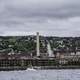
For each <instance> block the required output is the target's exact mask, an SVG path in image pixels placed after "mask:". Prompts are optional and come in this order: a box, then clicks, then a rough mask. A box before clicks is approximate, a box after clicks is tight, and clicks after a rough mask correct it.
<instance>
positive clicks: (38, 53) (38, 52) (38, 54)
mask: <svg viewBox="0 0 80 80" xmlns="http://www.w3.org/2000/svg"><path fill="white" fill-rule="evenodd" d="M36 46H37V56H40V51H39V32H37V45H36Z"/></svg>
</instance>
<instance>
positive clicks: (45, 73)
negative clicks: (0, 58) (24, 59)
mask: <svg viewBox="0 0 80 80" xmlns="http://www.w3.org/2000/svg"><path fill="white" fill-rule="evenodd" d="M0 80H80V70H78V69H77V70H37V71H8V72H7V71H6V72H4V71H1V72H0Z"/></svg>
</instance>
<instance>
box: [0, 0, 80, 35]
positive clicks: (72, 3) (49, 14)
mask: <svg viewBox="0 0 80 80" xmlns="http://www.w3.org/2000/svg"><path fill="white" fill-rule="evenodd" d="M79 26H80V0H0V28H1V29H0V35H16V34H20V35H21V34H23V35H24V34H28V33H31V34H32V33H35V32H37V31H39V32H40V33H41V34H42V35H53V36H80V35H79V34H80V28H79Z"/></svg>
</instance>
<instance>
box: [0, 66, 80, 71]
mask: <svg viewBox="0 0 80 80" xmlns="http://www.w3.org/2000/svg"><path fill="white" fill-rule="evenodd" d="M26 69H27V67H0V71H19V70H26ZM33 69H36V70H54V69H55V70H60V69H65V70H66V69H80V66H51V67H50V66H41V67H37V66H36V67H34V66H33Z"/></svg>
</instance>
